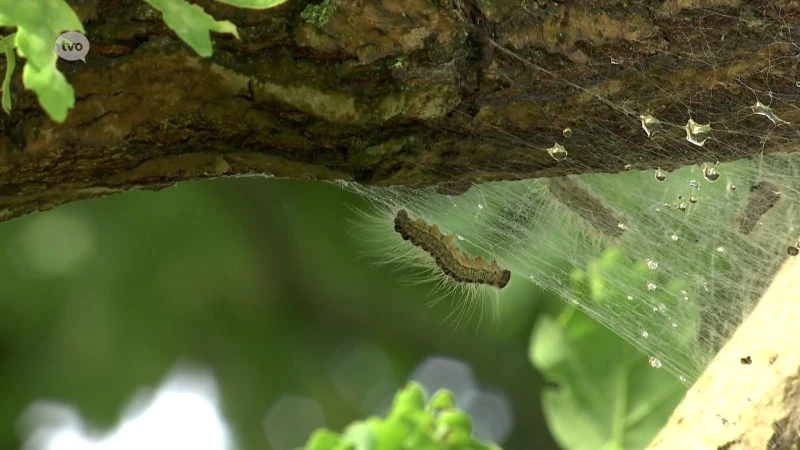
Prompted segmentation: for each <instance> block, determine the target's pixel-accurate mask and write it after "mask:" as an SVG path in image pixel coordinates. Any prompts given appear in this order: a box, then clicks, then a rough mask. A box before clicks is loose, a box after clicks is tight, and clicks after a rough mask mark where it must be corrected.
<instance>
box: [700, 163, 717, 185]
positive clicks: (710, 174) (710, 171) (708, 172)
mask: <svg viewBox="0 0 800 450" xmlns="http://www.w3.org/2000/svg"><path fill="white" fill-rule="evenodd" d="M720 175H721V174H720V173H719V171H718V170H717V169H715V168H713V167H711V166H708V165H706V166H703V177H705V179H706V180H708V181H711V182H714V181H717V180H719V177H720Z"/></svg>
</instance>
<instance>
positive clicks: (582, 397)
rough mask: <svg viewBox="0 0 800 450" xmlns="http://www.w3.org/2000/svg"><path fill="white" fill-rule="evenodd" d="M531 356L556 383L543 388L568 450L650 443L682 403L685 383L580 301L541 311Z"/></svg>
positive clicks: (553, 427)
mask: <svg viewBox="0 0 800 450" xmlns="http://www.w3.org/2000/svg"><path fill="white" fill-rule="evenodd" d="M530 358H531V361H532V362H533V364H534V365H535V366H536V368H537V369H539V370H540V371H541V372H542V373H543V374H544V376H545V378H546V379H547V380H548V381H550V382H552V383H554V384H555V385H556V387H549V388H546V389H545V391H544V392H543V394H542V406H543V407H544V411H545V416H546V417H547V423H548V426H549V427H550V431H551V432H552V433H553V435H554V437H555V438H556V440H557V441H558V443H559V444H560V445H561V446H562V447H563V448H565V449H569V450H598V449H604V450H625V449H643V448H645V447H647V445H648V444H649V442H650V441H651V440H652V439H653V438H654V437H655V435H656V434H657V433H658V431H659V430H660V429H661V427H662V426H663V425H664V424H665V423H666V421H667V419H669V417H670V415H671V414H672V411H673V410H674V409H675V407H676V406H677V405H678V403H680V400H681V398H682V397H683V394H684V393H685V392H686V388H685V386H684V385H683V384H682V383H680V382H679V381H678V380H677V379H676V378H675V377H673V376H672V375H671V374H669V373H668V372H666V371H664V370H656V369H654V368H652V367H650V366H649V365H648V360H647V356H645V355H643V354H642V353H641V352H639V351H638V350H637V349H636V348H635V347H633V346H632V345H630V344H629V343H627V342H625V341H624V340H622V339H621V338H620V337H619V336H617V335H616V334H614V333H613V332H611V331H610V330H608V329H607V328H605V327H604V326H602V325H600V324H599V323H598V322H597V321H595V320H592V319H591V318H590V317H588V316H587V315H585V314H583V313H581V312H579V311H578V310H577V309H575V308H573V307H565V308H564V310H563V311H562V312H561V313H560V314H559V315H558V317H557V318H556V319H554V318H553V316H550V315H547V314H545V315H542V316H541V317H540V318H539V320H538V322H537V324H536V327H535V329H534V331H533V334H532V336H531V346H530Z"/></svg>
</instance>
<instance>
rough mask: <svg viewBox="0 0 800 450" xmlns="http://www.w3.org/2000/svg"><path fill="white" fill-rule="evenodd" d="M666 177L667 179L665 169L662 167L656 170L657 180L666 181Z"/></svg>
mask: <svg viewBox="0 0 800 450" xmlns="http://www.w3.org/2000/svg"><path fill="white" fill-rule="evenodd" d="M666 179H667V174H666V173H664V171H663V170H661V169H658V170H656V180H658V181H664V180H666Z"/></svg>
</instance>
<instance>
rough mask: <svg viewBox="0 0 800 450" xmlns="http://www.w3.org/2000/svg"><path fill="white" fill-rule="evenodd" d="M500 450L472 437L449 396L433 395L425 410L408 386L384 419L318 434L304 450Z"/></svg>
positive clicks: (420, 393)
mask: <svg viewBox="0 0 800 450" xmlns="http://www.w3.org/2000/svg"><path fill="white" fill-rule="evenodd" d="M409 448H413V449H415V450H448V449H452V450H500V448H499V447H497V446H495V445H492V444H484V443H482V442H480V441H478V440H477V439H475V438H474V437H473V435H472V422H471V421H470V418H469V416H467V415H466V414H465V413H464V412H463V411H459V410H458V408H456V400H455V398H454V397H453V394H452V393H451V392H449V391H447V390H444V389H441V390H439V391H437V392H436V393H435V394H434V395H433V398H432V399H431V401H430V402H429V403H428V405H427V406H425V392H424V390H423V387H422V386H420V385H419V384H417V383H414V382H411V383H409V384H408V385H407V386H406V387H405V389H403V390H401V391H400V392H398V393H397V395H396V396H395V398H394V402H393V404H392V409H391V410H390V411H389V414H387V416H386V418H385V419H381V418H378V417H371V418H369V419H367V420H365V421H360V422H356V423H353V424H351V425H349V426H348V427H347V429H346V430H345V431H344V433H343V434H338V433H335V432H333V431H330V430H326V429H323V430H318V431H316V432H315V433H314V435H313V436H312V437H311V439H309V441H308V444H306V447H305V450H350V449H354V450H403V449H409Z"/></svg>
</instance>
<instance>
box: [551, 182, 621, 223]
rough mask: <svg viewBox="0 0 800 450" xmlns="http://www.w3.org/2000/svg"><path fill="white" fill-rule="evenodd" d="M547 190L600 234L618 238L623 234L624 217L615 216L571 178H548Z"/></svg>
mask: <svg viewBox="0 0 800 450" xmlns="http://www.w3.org/2000/svg"><path fill="white" fill-rule="evenodd" d="M547 189H548V190H549V191H550V193H552V194H553V196H555V198H556V199H558V201H560V202H561V203H562V204H563V205H564V206H566V207H567V208H569V209H571V210H572V211H573V212H575V214H577V215H579V216H580V217H581V218H583V219H584V220H585V221H587V222H589V223H590V224H592V226H594V227H595V228H596V229H597V230H599V231H600V232H601V233H603V234H605V235H607V236H611V237H619V236H622V233H624V232H625V226H624V223H625V217H624V216H619V215H617V214H615V213H614V211H612V210H611V209H610V208H608V207H607V206H605V205H604V204H603V202H602V201H600V200H599V199H597V198H595V197H594V196H592V194H591V193H590V192H589V191H587V190H586V189H585V188H583V187H581V186H580V185H578V183H577V182H575V181H574V180H572V179H571V178H569V177H558V178H550V179H549V180H547Z"/></svg>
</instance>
